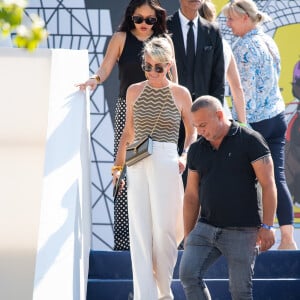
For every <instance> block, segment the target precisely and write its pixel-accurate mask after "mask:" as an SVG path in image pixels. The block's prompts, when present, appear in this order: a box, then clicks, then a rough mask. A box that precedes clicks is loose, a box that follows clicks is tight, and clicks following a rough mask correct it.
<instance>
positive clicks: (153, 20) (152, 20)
mask: <svg viewBox="0 0 300 300" xmlns="http://www.w3.org/2000/svg"><path fill="white" fill-rule="evenodd" d="M132 21H133V23H135V24H142V23H143V22H144V21H145V23H146V24H147V25H154V24H155V23H156V21H157V19H156V18H155V17H147V18H143V17H141V16H132Z"/></svg>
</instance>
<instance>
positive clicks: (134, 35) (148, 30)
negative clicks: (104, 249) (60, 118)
mask: <svg viewBox="0 0 300 300" xmlns="http://www.w3.org/2000/svg"><path fill="white" fill-rule="evenodd" d="M154 36H165V37H166V38H167V39H168V40H169V42H170V43H171V45H172V49H173V44H172V40H171V38H170V37H169V36H168V35H167V30H166V11H165V9H164V8H162V7H161V5H160V3H159V1H157V0H132V1H130V3H129V4H128V6H127V8H126V11H125V15H124V19H123V21H122V23H121V24H120V26H119V28H118V31H117V32H115V33H114V34H113V36H112V38H111V40H110V42H109V44H108V47H107V51H106V54H105V56H104V58H103V61H102V63H101V65H100V67H99V69H98V70H97V71H96V73H95V74H94V75H93V76H92V77H91V78H90V79H88V80H87V81H86V82H84V83H82V84H78V86H79V87H80V89H81V90H85V89H86V87H88V86H89V87H90V88H91V90H94V89H95V88H96V87H97V85H98V84H101V83H103V82H104V81H105V80H106V79H107V78H108V76H109V75H110V73H111V71H112V69H113V67H114V66H115V64H116V63H117V64H118V67H119V80H120V89H119V98H118V101H117V104H116V110H115V126H114V128H115V134H114V155H116V153H117V150H118V145H119V140H120V137H121V134H122V132H123V129H124V125H125V114H126V103H125V96H126V91H127V88H128V86H129V85H131V84H132V83H136V82H140V81H143V80H145V79H146V77H145V73H144V71H143V70H142V67H141V65H142V58H141V52H142V49H143V45H144V42H145V41H147V40H149V39H151V38H152V37H154ZM173 54H174V49H173ZM171 77H172V80H173V81H175V82H177V71H176V65H175V64H173V66H172V69H171ZM112 171H115V170H114V169H113V170H112ZM125 182H126V180H125ZM114 250H129V231H128V208H127V187H126V184H125V188H124V189H123V190H122V192H121V193H119V194H118V196H117V198H116V200H115V203H114Z"/></svg>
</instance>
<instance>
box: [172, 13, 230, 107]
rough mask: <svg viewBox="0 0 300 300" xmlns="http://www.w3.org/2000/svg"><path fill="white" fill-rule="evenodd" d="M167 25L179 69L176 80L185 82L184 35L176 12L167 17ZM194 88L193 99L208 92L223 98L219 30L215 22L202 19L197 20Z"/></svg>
mask: <svg viewBox="0 0 300 300" xmlns="http://www.w3.org/2000/svg"><path fill="white" fill-rule="evenodd" d="M167 27H168V30H169V32H170V34H171V37H172V40H173V43H174V49H175V58H176V64H177V71H178V81H179V83H180V84H181V85H184V86H185V85H186V78H187V68H186V55H185V48H184V42H183V34H182V30H181V24H180V19H179V13H178V11H177V12H175V13H174V14H173V15H172V16H169V17H168V20H167ZM194 86H195V90H194V91H190V92H191V94H192V93H194V95H193V99H196V98H197V97H199V96H203V95H211V96H214V97H216V98H218V99H219V100H220V101H221V102H222V103H223V101H224V88H225V87H224V86H225V81H224V55H223V44H222V38H221V34H220V31H219V29H218V27H217V25H216V24H213V23H210V22H208V21H206V20H205V19H203V18H201V17H200V18H199V20H198V35H197V48H196V62H195V71H194Z"/></svg>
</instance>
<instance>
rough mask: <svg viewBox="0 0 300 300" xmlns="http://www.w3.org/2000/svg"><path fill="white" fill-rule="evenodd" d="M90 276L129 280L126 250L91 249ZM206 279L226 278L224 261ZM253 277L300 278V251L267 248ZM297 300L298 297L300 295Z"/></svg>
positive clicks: (129, 260)
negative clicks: (269, 249) (270, 249)
mask: <svg viewBox="0 0 300 300" xmlns="http://www.w3.org/2000/svg"><path fill="white" fill-rule="evenodd" d="M182 252H183V251H178V259H177V263H176V266H175V269H174V276H173V278H174V279H178V278H179V274H178V272H179V263H180V260H181V256H182ZM89 278H91V279H132V269H131V259H130V252H129V251H91V253H90V268H89ZM205 278H210V279H213V278H216V279H225V278H228V270H227V262H226V260H225V258H224V257H221V258H220V259H218V260H217V261H216V262H215V263H214V265H213V266H212V267H211V268H210V269H209V270H208V271H207V273H206V276H205ZM254 278H300V251H275V250H274V251H267V252H264V253H262V254H260V255H259V256H258V258H257V260H256V264H255V272H254ZM299 299H300V296H299Z"/></svg>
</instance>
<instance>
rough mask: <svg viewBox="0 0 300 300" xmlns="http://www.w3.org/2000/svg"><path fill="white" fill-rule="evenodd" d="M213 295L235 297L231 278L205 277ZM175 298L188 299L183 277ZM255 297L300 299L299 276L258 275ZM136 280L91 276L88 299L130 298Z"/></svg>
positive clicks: (176, 284)
mask: <svg viewBox="0 0 300 300" xmlns="http://www.w3.org/2000/svg"><path fill="white" fill-rule="evenodd" d="M205 282H206V284H207V286H208V288H209V290H210V293H211V296H212V299H214V300H231V297H230V293H229V290H228V280H227V279H206V280H205ZM172 291H173V294H174V300H185V299H186V298H185V296H184V292H183V288H182V285H181V283H180V280H179V279H177V280H173V282H172ZM253 293H254V299H255V300H299V295H300V280H299V279H263V280H262V279H254V280H253ZM132 295H133V285H132V280H129V279H127V280H126V279H113V280H112V279H107V280H106V279H90V280H89V283H88V289H87V298H86V299H87V300H102V299H105V300H130V299H133V297H132Z"/></svg>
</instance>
